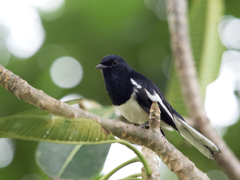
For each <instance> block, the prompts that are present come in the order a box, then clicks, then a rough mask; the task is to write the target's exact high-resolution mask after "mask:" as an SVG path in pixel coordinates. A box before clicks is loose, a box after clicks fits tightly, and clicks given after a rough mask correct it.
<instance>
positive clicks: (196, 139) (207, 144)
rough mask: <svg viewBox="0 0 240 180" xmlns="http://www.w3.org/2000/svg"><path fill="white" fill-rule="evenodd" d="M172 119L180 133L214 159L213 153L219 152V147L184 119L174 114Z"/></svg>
mask: <svg viewBox="0 0 240 180" xmlns="http://www.w3.org/2000/svg"><path fill="white" fill-rule="evenodd" d="M174 119H175V123H176V125H177V128H178V130H179V132H180V134H181V135H182V136H183V137H184V138H185V139H187V140H188V141H189V142H190V143H191V144H192V145H193V146H195V147H196V148H197V149H198V150H199V151H200V152H201V153H203V154H204V155H205V156H207V157H208V158H210V159H214V154H221V151H220V149H219V148H218V147H217V146H216V145H215V144H214V143H213V142H211V141H210V140H209V139H207V138H206V137H205V136H203V135H202V134H201V133H199V132H198V131H197V130H195V129H194V128H193V127H191V126H190V125H188V124H187V123H186V122H185V121H183V120H181V119H179V118H178V117H176V116H175V118H174Z"/></svg>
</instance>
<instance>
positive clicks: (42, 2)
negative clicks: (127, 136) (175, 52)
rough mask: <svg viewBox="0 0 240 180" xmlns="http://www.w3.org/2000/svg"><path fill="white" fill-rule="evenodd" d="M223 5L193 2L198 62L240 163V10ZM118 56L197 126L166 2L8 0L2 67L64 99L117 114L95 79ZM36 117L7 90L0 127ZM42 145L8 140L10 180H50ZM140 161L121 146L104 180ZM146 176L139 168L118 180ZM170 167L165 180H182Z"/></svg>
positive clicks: (1, 4)
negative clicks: (41, 163) (38, 158)
mask: <svg viewBox="0 0 240 180" xmlns="http://www.w3.org/2000/svg"><path fill="white" fill-rule="evenodd" d="M214 3H215V4H211V2H210V0H203V1H199V0H196V1H189V22H190V34H191V39H192V46H193V53H194V58H195V64H196V68H197V71H198V73H199V74H198V75H199V83H200V85H201V92H202V94H203V102H204V106H205V110H206V113H207V115H208V117H209V118H210V120H211V122H212V124H213V126H214V127H215V128H216V130H217V132H218V133H219V135H220V136H222V137H223V139H224V140H225V141H226V142H227V144H228V145H229V146H230V148H231V149H232V150H233V151H234V153H235V154H236V156H237V157H238V158H240V143H236V141H237V140H238V139H237V138H238V137H239V136H240V122H239V121H238V120H239V113H240V112H239V109H240V108H239V102H240V19H239V18H240V11H239V5H240V2H237V1H233V0H228V1H223V0H216V1H214ZM109 54H118V55H120V56H121V57H123V58H124V59H125V60H126V61H127V62H128V63H129V65H130V66H131V67H132V68H133V69H135V70H136V71H138V72H141V73H142V74H144V75H145V76H147V77H148V78H149V79H151V80H152V81H153V82H154V83H155V84H156V85H157V86H158V87H159V88H160V89H161V90H162V91H163V93H164V94H165V96H166V98H167V100H169V101H170V103H171V104H172V106H173V107H174V108H175V109H176V110H178V111H179V112H180V113H181V114H182V115H183V116H186V117H187V115H188V112H187V110H186V108H185V105H184V102H183V99H182V96H181V92H180V88H179V85H178V80H177V76H176V73H175V71H174V66H173V59H172V55H171V51H170V37H169V31H168V23H167V15H166V5H165V0H132V1H128V0H116V1H105V0H88V1H77V0H71V1H65V0H35V1H31V0H7V1H6V0H0V64H2V65H3V66H5V67H6V68H7V69H9V70H10V71H12V72H13V73H15V74H17V75H19V76H20V77H21V78H23V79H25V80H26V81H27V82H28V83H29V84H30V85H32V86H33V87H35V88H37V89H41V90H43V91H44V92H45V93H47V94H48V95H50V96H52V97H54V98H56V99H63V98H64V99H74V98H80V97H84V98H88V99H93V100H96V101H98V102H99V103H101V104H103V105H110V104H111V102H110V99H109V97H108V95H107V92H106V90H105V87H104V81H103V77H102V75H101V72H100V71H99V70H97V69H95V66H96V65H97V64H99V62H100V60H101V59H102V58H103V57H104V56H106V55H109ZM31 109H35V107H33V106H31V105H29V104H27V103H25V102H23V101H21V100H19V99H17V98H16V97H15V96H14V95H12V94H11V93H9V92H8V91H7V90H5V89H4V88H2V87H0V117H5V116H8V115H13V114H16V113H19V112H22V111H26V110H31ZM165 132H166V131H165ZM166 137H167V139H168V140H169V141H170V142H171V143H172V144H173V145H174V146H176V147H177V148H178V149H179V150H181V151H182V152H183V154H185V155H186V156H188V157H189V159H190V160H191V161H193V162H194V163H195V165H196V166H197V167H198V168H199V169H201V170H202V171H204V172H207V173H208V175H209V177H210V178H211V179H216V180H225V179H228V178H227V177H226V175H224V173H223V172H221V171H220V169H219V167H217V166H216V164H215V163H214V161H212V160H209V159H207V158H205V157H204V156H203V155H202V154H200V153H199V152H198V150H196V149H195V148H194V147H192V146H191V145H190V144H189V143H188V142H186V141H185V140H184V139H182V138H181V137H180V136H179V135H178V134H177V133H176V132H170V133H169V132H166ZM37 144H38V143H37V142H31V141H23V140H14V139H7V138H1V139H0V177H1V178H0V179H3V180H47V179H49V178H48V177H47V176H46V175H45V174H44V173H43V172H42V171H41V170H40V168H39V167H38V166H37V165H36V163H35V150H36V147H37ZM119 150H120V151H119ZM116 156H117V157H116ZM131 157H134V155H133V153H132V154H131V151H130V150H128V149H126V148H125V147H122V146H121V145H114V146H112V148H111V149H110V152H109V156H108V158H107V161H106V163H105V166H104V168H103V172H102V174H104V173H107V172H109V171H110V170H111V169H112V168H113V167H115V166H117V165H119V164H120V163H121V162H124V161H126V160H128V159H130V158H131ZM140 167H141V164H140V163H139V164H138V163H136V164H135V165H134V164H133V165H131V166H130V167H126V168H124V169H123V170H122V172H119V173H118V174H116V175H115V176H113V177H112V179H117V178H123V177H125V176H127V175H130V174H132V173H134V172H136V173H137V172H139V171H140V170H139V169H140ZM160 167H161V172H160V174H161V178H162V179H173V180H174V179H177V177H176V176H175V175H174V174H173V173H171V172H170V170H169V169H168V168H167V166H165V165H164V164H163V163H161V162H160ZM80 179H81V178H80Z"/></svg>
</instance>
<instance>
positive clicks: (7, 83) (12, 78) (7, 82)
mask: <svg viewBox="0 0 240 180" xmlns="http://www.w3.org/2000/svg"><path fill="white" fill-rule="evenodd" d="M0 84H1V85H2V86H3V87H5V88H6V89H7V90H9V91H10V92H12V93H14V94H15V95H16V96H17V97H18V98H19V99H22V100H24V101H26V102H27V103H29V104H32V105H34V106H36V107H38V108H39V109H43V110H46V111H48V112H49V113H52V114H54V115H60V116H65V117H83V118H88V119H92V120H94V121H95V122H97V123H99V124H100V125H101V126H102V127H103V128H104V129H105V130H106V131H108V132H109V133H112V134H113V135H115V136H117V137H119V138H121V139H124V140H127V141H129V142H131V143H134V144H138V145H142V146H145V147H147V148H149V149H151V150H152V151H154V152H155V153H156V154H157V155H158V156H159V157H160V158H161V159H162V160H163V162H164V163H165V164H166V165H167V166H168V167H169V169H170V170H172V171H173V172H174V173H175V174H176V175H177V176H178V177H179V178H180V179H183V180H185V179H192V180H195V179H202V180H207V179H209V178H208V177H207V175H206V174H205V173H203V172H202V171H200V170H199V169H198V168H197V167H196V166H195V165H194V163H192V162H191V161H190V160H189V159H188V158H187V157H185V156H184V155H183V154H182V153H181V152H180V151H178V150H177V149H176V148H175V147H174V146H173V145H172V144H170V143H169V142H168V141H167V140H166V139H165V138H164V136H163V135H162V134H160V133H159V132H156V131H150V130H148V129H143V128H139V127H136V126H134V125H131V124H126V123H124V122H121V121H117V120H113V119H106V118H102V117H99V116H97V115H94V114H91V113H89V112H87V111H84V110H79V109H76V108H73V107H72V106H70V105H68V104H65V103H62V102H61V101H59V100H56V99H54V98H52V97H50V96H48V95H47V94H45V93H44V92H43V91H41V90H38V89H35V88H33V87H32V86H30V85H29V84H28V83H27V82H26V81H24V80H23V79H21V78H20V77H19V76H16V75H15V74H13V73H12V72H10V71H9V70H7V69H5V68H4V67H3V66H2V65H0Z"/></svg>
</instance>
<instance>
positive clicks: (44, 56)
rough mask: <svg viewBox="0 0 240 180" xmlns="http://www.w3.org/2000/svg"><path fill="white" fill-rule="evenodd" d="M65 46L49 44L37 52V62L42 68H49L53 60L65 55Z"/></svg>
mask: <svg viewBox="0 0 240 180" xmlns="http://www.w3.org/2000/svg"><path fill="white" fill-rule="evenodd" d="M67 55H68V53H67V51H66V49H65V48H63V47H62V46H61V45H58V44H49V45H46V46H44V47H42V48H41V49H40V51H39V52H38V64H39V67H40V68H41V69H42V70H49V68H50V67H51V65H52V63H53V61H54V60H55V59H57V58H59V57H62V56H67Z"/></svg>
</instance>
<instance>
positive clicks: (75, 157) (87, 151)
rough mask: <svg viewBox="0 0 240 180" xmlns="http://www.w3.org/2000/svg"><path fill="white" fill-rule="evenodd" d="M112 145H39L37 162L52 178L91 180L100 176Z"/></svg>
mask: <svg viewBox="0 0 240 180" xmlns="http://www.w3.org/2000/svg"><path fill="white" fill-rule="evenodd" d="M109 148H110V144H97V145H77V146H75V145H63V144H52V143H43V142H41V143H39V145H38V148H37V151H36V161H37V164H38V165H39V167H40V168H41V169H42V170H43V171H44V172H45V173H46V174H47V175H48V176H50V177H51V178H61V179H79V180H89V179H90V178H92V177H94V176H95V175H97V174H99V172H100V170H101V169H102V166H103V164H104V162H105V159H106V156H107V154H108V151H109Z"/></svg>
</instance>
